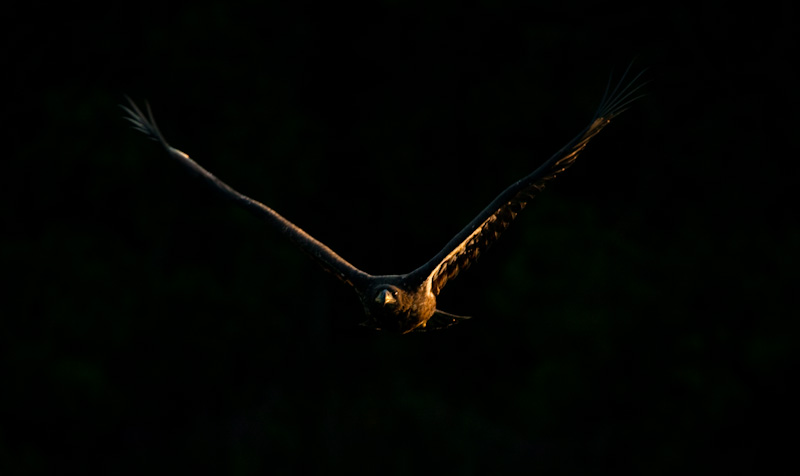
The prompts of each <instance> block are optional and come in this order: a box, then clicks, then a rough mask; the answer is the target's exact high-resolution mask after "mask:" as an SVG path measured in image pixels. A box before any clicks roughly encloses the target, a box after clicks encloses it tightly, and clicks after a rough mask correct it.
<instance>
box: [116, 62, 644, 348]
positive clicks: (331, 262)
mask: <svg viewBox="0 0 800 476" xmlns="http://www.w3.org/2000/svg"><path fill="white" fill-rule="evenodd" d="M641 75H642V73H639V74H638V75H636V76H635V77H634V78H633V79H632V80H630V81H626V76H627V71H626V73H625V74H624V75H623V76H622V78H621V79H620V81H619V83H618V84H617V85H616V86H615V87H614V88H613V89H612V88H611V87H610V86H611V83H610V81H609V85H608V86H607V87H606V92H605V94H604V95H603V98H602V100H601V102H600V106H599V107H598V108H597V112H596V113H595V114H594V117H593V118H592V120H591V122H590V123H589V125H588V126H586V127H585V128H584V129H583V130H582V131H581V132H580V133H579V134H578V135H577V136H575V138H573V139H572V140H571V141H569V142H568V143H567V144H566V145H565V146H564V147H562V148H561V149H560V150H559V151H558V152H556V153H555V154H553V156H552V157H550V158H549V159H548V160H547V161H545V162H544V163H543V164H542V165H541V166H540V167H539V168H537V169H536V170H535V171H533V173H531V174H530V175H528V176H526V177H523V178H522V179H520V180H518V181H517V182H514V183H513V184H511V186H509V187H508V188H507V189H505V190H504V191H503V192H502V193H501V194H500V195H498V196H497V198H495V199H494V200H493V201H492V202H491V203H490V204H489V206H487V207H486V208H484V209H483V211H482V212H480V213H479V214H478V216H477V217H475V219H473V220H472V221H471V222H470V223H469V224H468V225H467V226H466V227H464V229H463V230H461V231H460V232H459V233H458V234H457V235H456V236H454V237H453V239H452V240H450V241H449V242H448V243H447V244H446V245H445V247H444V248H442V250H441V251H439V253H437V254H436V256H434V257H433V258H431V260H430V261H428V262H427V263H425V264H424V265H422V266H420V267H419V268H417V269H416V270H414V271H412V272H410V273H407V274H395V275H386V276H373V275H371V274H368V273H365V272H364V271H361V270H360V269H358V268H356V267H355V266H353V265H351V264H350V263H348V262H347V261H345V260H344V259H343V258H342V257H340V256H339V255H338V254H336V253H334V252H333V250H331V249H330V248H328V247H327V246H325V245H324V244H322V243H320V242H319V241H317V240H316V239H314V238H313V237H312V236H310V235H309V234H308V233H306V232H305V231H303V230H301V229H300V228H299V227H297V226H296V225H295V224H293V223H291V222H290V221H289V220H287V219H285V218H284V217H282V216H281V215H279V214H278V213H277V212H276V211H274V210H273V209H271V208H269V207H268V206H266V205H264V204H263V203H260V202H258V201H256V200H253V199H252V198H250V197H247V196H245V195H242V194H241V193H239V192H237V191H236V190H234V189H233V188H231V187H230V186H229V185H227V184H226V183H224V182H222V181H221V180H219V179H218V178H217V177H215V176H214V175H212V174H211V173H210V172H208V171H207V170H206V169H204V168H203V167H201V166H200V165H198V164H197V163H196V162H195V161H194V160H192V159H190V158H189V156H188V155H187V154H185V153H184V152H181V151H180V150H178V149H175V148H174V147H172V146H170V145H169V144H168V143H167V141H166V140H165V139H164V136H162V135H161V132H160V131H159V130H158V127H157V126H156V122H155V120H154V118H153V113H152V111H151V110H150V106H149V104H148V105H147V115H146V116H145V114H143V113H142V111H141V110H140V109H139V107H137V106H136V104H135V103H134V102H133V101H132V100H131V99H130V98H127V99H128V103H129V107H126V106H122V108H123V109H124V110H125V112H126V116H125V118H126V119H127V120H128V121H130V122H131V123H132V124H133V127H134V128H135V129H137V130H139V131H141V132H143V133H145V134H147V135H148V136H149V137H150V138H151V139H153V140H155V141H157V142H159V143H160V144H161V145H162V146H163V147H164V148H165V149H166V150H167V152H168V153H169V155H170V156H172V157H173V158H174V159H176V160H177V161H178V162H179V163H181V164H182V165H183V166H185V167H186V168H188V169H189V170H190V171H192V172H194V173H196V174H198V175H200V176H201V177H202V178H203V179H204V180H205V182H206V183H207V184H208V185H209V186H210V187H211V188H213V189H214V190H216V191H217V192H219V193H221V194H222V195H223V196H225V197H227V198H229V199H230V200H233V201H234V202H235V203H236V204H238V205H239V206H241V207H243V208H246V209H247V210H249V211H251V212H252V213H253V214H255V215H256V216H258V217H260V218H262V219H264V220H265V221H266V222H267V223H268V224H270V225H272V226H273V227H274V228H275V229H276V230H278V231H279V232H280V233H282V234H283V235H285V236H286V237H288V238H289V239H290V240H292V241H293V242H294V243H295V244H297V245H298V246H299V247H300V248H302V249H303V251H305V252H306V253H308V254H309V255H310V256H311V257H312V258H314V259H315V260H316V261H317V262H318V263H319V264H320V265H322V267H323V268H325V269H326V270H328V271H330V272H331V273H332V274H333V275H334V276H336V277H337V278H339V279H340V280H341V281H343V282H344V283H346V284H348V285H350V286H351V287H352V288H353V289H354V290H355V292H356V294H358V297H359V298H360V299H361V303H362V304H363V305H364V311H365V313H366V315H367V321H366V322H365V325H369V326H371V327H374V328H376V329H384V330H390V331H394V332H400V333H404V334H405V333H407V332H411V331H414V330H422V329H424V328H426V326H427V327H428V328H438V327H446V326H448V325H450V324H452V323H454V322H456V321H457V320H458V319H462V318H463V317H462V316H455V315H453V314H449V313H447V312H444V311H441V310H439V309H437V308H436V297H437V296H438V295H439V293H440V292H441V291H442V288H444V286H445V284H447V282H448V281H449V280H451V279H453V278H455V277H456V276H457V275H458V274H459V273H460V272H461V271H463V270H465V269H467V268H468V267H469V266H470V265H471V264H472V263H473V262H474V261H475V260H476V259H477V258H478V256H479V255H480V254H481V253H482V252H483V251H484V250H486V249H487V248H488V247H489V246H490V245H491V244H492V243H493V242H494V241H496V240H497V238H498V237H499V236H500V234H501V233H502V232H503V231H505V229H506V228H508V225H509V224H510V223H511V222H512V221H513V220H514V218H516V216H517V214H518V213H519V212H520V211H522V209H523V208H525V206H526V205H527V204H528V202H529V201H530V200H531V199H532V198H533V197H534V196H535V195H536V194H537V193H539V192H540V191H541V190H542V189H543V188H544V186H545V184H546V183H547V182H548V181H549V180H551V179H553V178H554V177H555V176H556V175H558V174H560V173H561V172H563V171H564V170H566V169H567V168H568V167H569V166H571V165H572V163H573V162H575V159H576V158H577V157H578V154H579V153H580V152H581V151H582V150H583V149H584V147H586V144H587V143H588V142H589V140H591V139H592V138H593V137H594V136H595V135H597V134H598V133H599V132H600V131H601V130H603V128H604V127H605V126H606V125H607V124H608V123H609V122H610V121H611V119H613V118H614V117H616V116H617V115H619V114H620V113H622V112H623V111H624V110H625V109H626V108H627V106H628V105H629V104H630V103H631V102H632V101H634V100H636V99H637V98H638V97H639V96H638V95H636V93H637V91H638V90H639V88H641V86H642V84H637V82H638V80H639V78H640V76H641ZM429 323H430V325H428V324H429Z"/></svg>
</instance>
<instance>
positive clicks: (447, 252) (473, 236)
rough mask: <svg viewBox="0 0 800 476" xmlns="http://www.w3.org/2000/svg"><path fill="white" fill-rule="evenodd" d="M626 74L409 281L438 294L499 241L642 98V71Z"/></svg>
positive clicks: (410, 275) (410, 277) (412, 275)
mask: <svg viewBox="0 0 800 476" xmlns="http://www.w3.org/2000/svg"><path fill="white" fill-rule="evenodd" d="M626 75H627V71H626V74H625V75H623V76H622V79H621V80H620V81H619V83H618V85H617V86H616V87H615V88H614V89H613V90H610V88H606V94H605V95H604V97H603V100H602V101H601V104H600V106H599V107H598V110H597V112H596V113H595V116H594V118H593V119H592V122H591V124H589V126H588V127H586V128H585V129H584V130H583V131H581V132H580V134H578V135H577V136H576V137H575V138H574V139H572V140H571V141H570V142H569V143H568V144H567V145H565V146H564V147H563V148H561V150H559V151H558V152H556V153H555V154H554V155H553V156H552V157H550V159H548V160H547V161H546V162H545V163H544V164H542V165H541V166H540V167H539V168H538V169H536V170H535V171H534V172H533V173H531V174H530V175H528V176H527V177H524V178H523V179H521V180H519V181H517V182H515V183H514V184H512V185H511V186H510V187H508V188H507V189H505V190H504V191H503V192H502V193H501V194H500V195H499V196H498V197H497V198H495V199H494V201H492V203H490V204H489V206H488V207H486V208H485V209H484V210H483V211H482V212H481V213H480V214H479V215H478V216H477V217H475V219H474V220H472V222H470V223H469V224H468V225H467V226H466V227H465V228H464V229H463V230H461V232H459V233H458V234H457V235H456V236H455V237H453V239H452V240H450V242H449V243H447V245H446V246H445V247H444V248H442V250H441V251H440V252H439V253H438V254H437V255H436V256H434V257H433V258H432V259H431V260H430V261H428V263H426V264H424V265H423V266H421V267H420V268H418V269H417V270H415V271H413V272H412V273H410V274H409V275H408V279H409V281H410V282H412V283H414V282H424V281H425V280H427V279H430V280H431V291H432V292H433V293H434V294H435V295H438V294H439V292H441V290H442V288H443V287H444V286H445V284H447V282H448V281H449V280H450V279H453V278H455V277H456V276H458V274H459V273H460V272H461V271H464V270H466V269H467V268H469V266H470V265H471V264H472V263H473V262H475V260H477V258H478V257H479V256H480V254H481V253H483V252H484V251H485V250H486V249H487V248H488V247H489V246H490V245H491V244H492V243H494V242H495V241H497V239H498V238H499V237H500V235H501V234H502V233H503V231H505V230H506V229H507V228H508V226H509V225H510V224H511V222H512V221H513V220H514V218H516V217H517V215H518V214H519V212H521V211H522V210H523V209H524V208H525V206H526V205H527V204H528V202H529V201H530V200H531V199H532V198H533V197H534V196H536V195H537V194H538V193H539V192H540V191H542V190H543V189H544V186H545V184H546V183H547V182H548V181H549V180H552V179H553V178H555V177H556V175H558V174H560V173H561V172H563V171H564V170H566V169H567V168H568V167H569V166H570V165H572V164H573V163H574V162H575V159H576V158H577V157H578V154H580V152H581V151H582V150H583V149H584V148H585V147H586V144H588V143H589V141H590V140H591V139H592V138H593V137H594V136H596V135H597V134H598V133H599V132H600V131H601V130H603V128H604V127H605V126H606V125H607V124H608V123H609V122H610V121H611V119H612V118H614V117H615V116H617V115H619V114H620V113H622V112H623V111H624V110H625V109H626V108H627V106H628V105H629V104H630V103H631V102H632V101H634V100H636V99H637V98H638V97H639V96H637V95H636V92H637V91H638V90H639V89H640V88H641V86H642V84H639V85H637V84H636V83H637V81H638V80H639V78H640V77H641V75H642V73H639V74H638V75H636V77H634V78H633V79H632V80H631V81H629V82H627V83H626V82H625V76H626Z"/></svg>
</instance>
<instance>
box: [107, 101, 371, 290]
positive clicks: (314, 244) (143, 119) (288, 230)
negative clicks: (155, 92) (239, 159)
mask: <svg viewBox="0 0 800 476" xmlns="http://www.w3.org/2000/svg"><path fill="white" fill-rule="evenodd" d="M126 99H127V100H128V103H129V106H130V107H127V106H121V107H122V108H123V109H124V110H125V112H126V113H127V115H126V116H125V119H127V120H128V121H130V122H131V123H132V124H133V127H134V129H136V130H139V131H141V132H143V133H145V134H146V135H147V136H149V137H150V138H151V139H153V140H155V141H157V142H159V143H160V144H161V145H162V146H163V147H164V148H165V149H166V150H167V152H168V153H169V154H170V156H172V157H173V158H175V159H176V160H177V161H178V162H179V163H180V164H181V165H183V166H184V167H186V168H188V169H189V170H190V171H192V172H193V173H195V174H197V175H199V176H200V177H202V178H203V179H204V180H205V182H206V183H207V184H208V185H209V186H210V187H211V188H213V189H214V190H216V191H217V192H219V193H221V194H222V195H223V196H224V197H226V198H228V199H230V200H232V201H233V202H235V203H236V204H237V205H239V206H241V207H243V208H245V209H247V210H249V211H250V212H252V213H253V214H255V215H256V216H258V217H260V218H262V219H263V220H264V221H266V222H267V223H269V224H270V225H272V226H273V227H274V228H275V229H277V230H278V231H279V232H280V233H281V234H283V235H284V236H286V237H287V238H289V239H290V240H292V241H293V242H294V243H295V244H297V245H298V246H299V247H300V248H301V249H302V250H303V251H305V252H306V253H307V254H309V255H310V256H311V257H312V258H314V259H315V260H316V261H317V262H318V263H319V264H320V265H321V266H322V267H323V268H324V269H325V270H327V271H329V272H330V273H331V274H333V275H334V276H336V277H337V278H339V279H340V280H341V281H343V282H345V283H347V284H349V285H351V286H354V287H355V288H356V289H357V290H358V289H359V288H360V287H361V286H362V285H363V284H364V283H365V282H366V281H367V280H368V278H370V275H369V274H367V273H365V272H363V271H361V270H359V269H358V268H356V267H355V266H353V265H352V264H350V263H348V262H347V261H345V260H344V259H343V258H342V257H341V256H339V255H338V254H336V253H334V252H333V250H331V249H330V248H328V247H327V246H325V245H324V244H322V243H320V242H319V241H317V240H316V239H314V237H312V236H311V235H309V234H308V233H306V232H305V231H303V230H302V229H301V228H299V227H298V226H296V225H295V224H293V223H292V222H290V221H289V220H287V219H286V218H284V217H282V216H281V215H280V214H278V213H277V212H276V211H275V210H273V209H271V208H269V207H268V206H266V205H264V204H263V203H261V202H258V201H256V200H253V199H252V198H250V197H248V196H246V195H243V194H241V193H239V192H238V191H236V190H234V189H233V188H232V187H231V186H229V185H228V184H226V183H225V182H223V181H221V180H220V179H218V178H217V177H216V176H214V175H213V174H212V173H211V172H209V171H207V170H206V169H204V168H203V167H201V166H200V165H199V164H198V163H197V162H195V161H194V160H192V159H190V158H189V156H188V155H187V154H185V153H184V152H181V151H180V150H178V149H176V148H174V147H172V146H170V145H169V144H168V143H167V141H166V140H164V136H162V135H161V131H159V130H158V126H156V122H155V119H154V118H153V113H152V111H150V106H149V105H148V106H147V112H148V115H147V116H145V115H144V114H143V113H142V111H141V110H140V109H139V108H138V107H137V106H136V104H135V103H134V102H133V101H131V99H130V98H126Z"/></svg>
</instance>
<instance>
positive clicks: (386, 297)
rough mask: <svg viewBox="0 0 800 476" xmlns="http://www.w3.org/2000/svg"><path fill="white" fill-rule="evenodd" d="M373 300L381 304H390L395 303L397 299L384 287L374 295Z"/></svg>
mask: <svg viewBox="0 0 800 476" xmlns="http://www.w3.org/2000/svg"><path fill="white" fill-rule="evenodd" d="M375 302H377V303H378V304H380V305H381V306H392V305H394V304H397V299H395V297H394V296H392V293H390V292H389V290H388V289H384V290H383V291H381V292H380V293H378V295H377V296H376V297H375Z"/></svg>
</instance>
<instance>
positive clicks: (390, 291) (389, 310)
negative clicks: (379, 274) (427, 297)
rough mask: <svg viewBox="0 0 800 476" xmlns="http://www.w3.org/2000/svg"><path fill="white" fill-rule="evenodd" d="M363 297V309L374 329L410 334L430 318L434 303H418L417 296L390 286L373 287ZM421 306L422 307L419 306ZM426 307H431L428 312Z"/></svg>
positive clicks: (434, 306)
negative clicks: (430, 304)
mask: <svg viewBox="0 0 800 476" xmlns="http://www.w3.org/2000/svg"><path fill="white" fill-rule="evenodd" d="M371 291H372V292H371V293H369V294H368V295H367V296H365V297H364V300H363V301H364V308H365V309H366V311H367V314H368V315H369V317H370V320H371V321H372V323H371V324H374V326H375V327H377V328H378V329H382V330H389V331H393V332H400V333H403V334H405V333H407V332H411V331H413V330H414V329H416V328H417V327H419V326H420V325H423V326H424V324H425V322H426V321H427V320H428V318H430V315H431V314H432V313H433V309H435V308H436V303H435V301H434V302H433V303H432V307H431V306H426V305H425V303H420V302H418V301H419V299H417V298H418V296H416V295H414V294H412V293H409V292H408V291H406V290H404V289H402V288H400V287H398V286H394V285H392V284H381V285H379V286H375V287H374V288H373V289H372V290H371ZM421 304H422V305H421ZM428 307H431V309H430V312H427V311H428V309H427V308H428Z"/></svg>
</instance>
